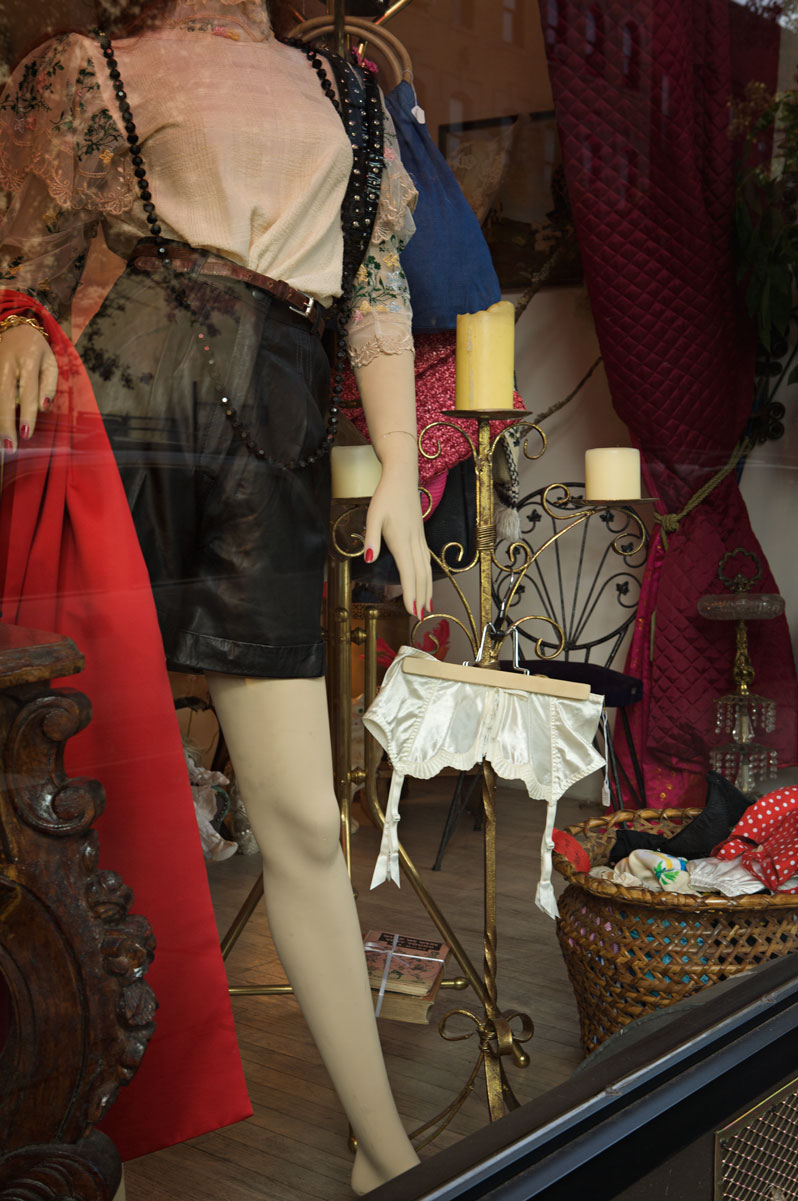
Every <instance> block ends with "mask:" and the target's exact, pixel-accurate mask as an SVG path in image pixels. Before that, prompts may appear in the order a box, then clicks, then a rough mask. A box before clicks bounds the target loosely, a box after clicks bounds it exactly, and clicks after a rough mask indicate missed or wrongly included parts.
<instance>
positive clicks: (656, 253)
mask: <svg viewBox="0 0 798 1201" xmlns="http://www.w3.org/2000/svg"><path fill="white" fill-rule="evenodd" d="M541 13H542V17H543V26H544V33H545V36H546V43H547V53H548V57H549V69H550V73H551V80H552V87H553V91H554V98H555V106H556V111H557V118H558V123H559V128H560V136H561V140H562V148H563V158H564V165H565V171H566V177H567V181H568V188H569V192H570V197H571V202H572V205H573V209H574V217H575V221H576V226H577V231H578V235H579V241H580V244H581V248H582V255H583V260H584V265H585V276H586V280H587V285H588V289H589V292H590V299H591V303H592V307H593V312H594V315H595V320H596V326H597V330H598V336H599V340H600V344H601V349H602V353H603V355H604V361H605V365H606V371H607V377H608V380H609V385H610V390H611V393H612V399H613V404H614V406H615V408H616V409H617V411H618V413H619V415H620V416H621V417H622V418H623V420H624V421H625V422H626V423H627V425H628V427H629V430H630V432H631V435H632V438H633V440H634V441H635V443H636V444H637V445H638V446H639V447H640V450H641V452H642V457H643V461H644V476H645V486H646V487H647V489H648V490H649V495H652V496H656V497H658V498H659V499H658V501H657V505H656V508H657V510H658V512H659V513H661V514H677V513H679V512H681V510H682V509H683V508H684V506H685V505H686V504H687V502H688V501H689V500H690V499H691V497H693V496H694V495H695V493H696V492H697V490H698V489H700V488H701V487H702V485H703V484H705V483H706V482H707V481H708V480H709V479H710V478H711V477H712V476H713V475H714V474H715V473H716V472H717V471H719V470H720V469H721V468H722V467H723V466H724V465H725V464H726V463H727V462H728V460H729V457H730V455H731V453H732V451H733V449H734V447H735V444H736V443H737V441H738V439H739V438H740V437H741V435H742V433H743V430H744V428H745V424H746V419H747V417H748V414H749V412H750V409H751V401H752V395H753V366H754V337H753V330H752V328H751V326H750V324H749V323H748V321H747V320H746V319H745V318H744V316H743V315H742V314H741V309H740V304H739V298H738V292H737V289H736V287H735V283H734V268H733V263H732V254H731V246H730V233H731V213H732V203H733V190H734V173H733V151H734V147H733V145H732V143H731V141H730V139H729V137H728V133H727V130H728V124H729V100H730V97H731V96H732V95H733V94H734V92H735V90H736V84H737V82H738V80H742V81H743V82H744V80H745V78H751V77H753V75H752V74H751V71H752V70H753V71H755V72H757V77H758V78H763V79H764V80H765V82H767V83H769V84H770V85H771V86H773V85H774V83H775V70H776V63H777V56H778V32H777V31H778V27H777V25H776V23H775V22H763V21H762V20H761V19H760V18H754V17H752V15H751V14H750V13H746V12H745V10H744V9H741V8H740V6H739V5H736V4H734V3H730V2H729V0H621V2H614V0H604V2H602V3H596V2H594V0H541ZM743 22H748V25H747V26H746V28H745V29H743V26H742V24H741V23H743ZM741 52H743V53H744V54H747V55H748V63H747V64H746V63H745V62H742V63H740V62H738V61H736V57H735V56H737V57H739V55H740V53H741ZM736 547H743V548H745V549H747V550H751V551H754V552H756V553H757V554H758V555H759V556H760V558H761V559H762V560H763V562H764V555H763V553H762V550H761V548H760V547H759V544H758V543H757V540H756V538H755V537H754V535H753V533H752V530H751V527H750V523H749V520H748V514H747V511H746V508H745V505H744V503H743V500H742V497H741V495H740V492H739V489H738V487H737V480H736V474H735V472H733V471H732V472H731V473H730V474H729V475H727V476H726V478H725V479H724V480H723V482H722V483H721V484H719V486H717V487H716V488H715V489H714V490H713V491H712V492H711V493H710V494H709V495H708V496H707V497H706V499H704V500H703V501H702V502H701V503H700V504H698V505H697V507H696V508H695V509H694V510H693V511H692V512H691V513H690V514H689V515H688V516H686V517H684V518H683V519H682V521H681V522H680V524H679V526H678V530H676V531H675V532H672V533H670V534H668V535H667V537H663V536H662V534H661V532H660V530H659V528H658V530H657V533H656V534H655V535H654V538H653V544H652V550H651V555H650V558H649V563H648V567H647V571H646V576H645V580H644V586H643V593H642V597H641V601H640V607H639V610H638V615H637V626H636V631H635V636H634V640H633V644H632V647H631V651H630V654H629V658H628V661H627V667H626V670H627V671H629V672H630V673H632V674H634V675H637V676H641V677H642V678H643V680H644V685H645V687H644V700H643V701H642V702H641V703H640V704H639V705H637V706H635V709H634V710H632V711H631V712H630V718H631V719H632V723H633V725H632V728H633V733H634V737H635V743H636V746H637V748H638V751H639V752H642V760H643V767H644V773H645V779H646V800H647V803H648V804H650V805H652V806H654V807H664V806H666V805H689V804H696V803H697V804H701V803H702V802H703V796H704V778H703V777H704V772H705V771H706V769H707V765H708V748H709V746H711V745H713V744H714V743H716V742H717V738H716V736H715V734H714V707H713V704H712V701H713V698H714V697H715V696H718V695H720V694H722V693H724V692H728V691H730V685H731V665H732V660H733V654H734V629H733V623H730V622H729V623H727V622H709V621H706V620H705V619H703V618H701V617H699V616H698V614H697V610H696V603H697V601H698V598H699V597H700V596H702V595H704V594H705V593H711V592H719V591H721V590H722V587H721V585H720V584H719V583H718V581H717V579H716V575H715V573H716V570H717V564H718V561H719V559H720V558H721V556H722V555H724V554H725V553H726V552H727V551H729V550H731V549H734V548H736ZM758 587H759V588H761V590H763V591H769V592H776V591H777V588H776V584H775V582H774V580H773V578H772V576H771V574H770V571H769V570H768V568H767V565H766V564H765V571H764V575H763V579H762V581H761V583H760V584H759V585H758ZM750 647H751V654H752V659H753V663H754V667H755V669H756V681H755V690H756V691H757V692H761V693H763V694H764V695H766V696H769V697H771V698H773V699H774V700H775V701H776V702H777V706H778V709H777V717H778V727H777V732H776V733H775V734H774V735H772V736H770V739H769V741H771V742H772V743H773V744H774V745H776V746H777V748H778V752H779V759H780V762H781V763H791V762H792V763H794V762H795V758H796V678H795V669H794V666H793V660H792V652H791V646H790V640H789V633H788V629H787V625H786V622H785V620H784V619H778V620H774V621H768V622H752V623H751V624H750ZM619 734H620V732H619ZM619 742H620V737H619Z"/></svg>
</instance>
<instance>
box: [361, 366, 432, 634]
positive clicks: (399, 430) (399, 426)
mask: <svg viewBox="0 0 798 1201" xmlns="http://www.w3.org/2000/svg"><path fill="white" fill-rule="evenodd" d="M355 376H356V377H357V383H358V387H359V389H360V396H361V399H362V401H363V409H364V411H365V414H366V420H367V421H368V426H369V432H370V433H371V441H372V444H373V446H374V450H375V451H376V453H377V457H378V458H379V460H380V462H381V463H382V478H381V479H380V482H379V484H378V485H377V490H376V492H375V493H374V496H373V497H372V499H371V504H370V505H369V511H368V516H367V518H366V552H365V553H366V562H367V563H370V562H371V561H372V559H376V557H377V555H378V554H379V553H380V541H381V539H382V538H384V539H385V541H386V543H387V545H388V549H389V550H390V552H391V554H392V555H393V557H394V559H395V560H396V566H397V567H398V569H399V579H400V581H401V584H402V595H403V598H404V602H405V608H406V609H407V611H408V613H412V614H413V615H414V616H416V617H423V616H424V612H425V611H427V612H431V611H432V603H431V602H432V571H431V568H430V558H429V550H428V548H427V541H426V538H425V537H424V523H423V521H422V520H421V501H420V500H419V495H418V444H417V442H416V435H415V429H416V395H415V375H414V366H413V354H412V351H409V350H407V351H402V352H400V353H399V354H379V355H377V356H376V358H374V359H372V360H371V362H369V363H368V364H367V365H366V366H364V367H356V368H355Z"/></svg>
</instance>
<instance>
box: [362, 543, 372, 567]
mask: <svg viewBox="0 0 798 1201" xmlns="http://www.w3.org/2000/svg"><path fill="white" fill-rule="evenodd" d="M363 558H364V559H365V560H366V562H367V563H370V562H371V561H372V559H373V558H374V551H373V550H372V549H371V547H369V548H368V550H367V551H366V553H365V555H364V556H363Z"/></svg>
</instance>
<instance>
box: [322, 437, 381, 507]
mask: <svg viewBox="0 0 798 1201" xmlns="http://www.w3.org/2000/svg"><path fill="white" fill-rule="evenodd" d="M330 468H331V472H332V494H333V496H334V497H336V498H337V497H355V496H373V495H374V489H375V488H376V487H377V484H378V483H379V482H380V476H381V475H382V464H381V463H380V461H379V459H378V458H377V456H376V455H375V453H374V448H373V447H372V446H370V445H369V444H368V443H366V444H365V445H363V446H334V447H333V448H332V450H331V451H330Z"/></svg>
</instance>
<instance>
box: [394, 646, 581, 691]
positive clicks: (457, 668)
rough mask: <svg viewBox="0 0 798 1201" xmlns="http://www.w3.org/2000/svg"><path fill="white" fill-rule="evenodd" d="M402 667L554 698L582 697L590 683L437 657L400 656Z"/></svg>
mask: <svg viewBox="0 0 798 1201" xmlns="http://www.w3.org/2000/svg"><path fill="white" fill-rule="evenodd" d="M402 671H404V672H406V673H407V675H411V676H432V677H434V678H435V679H438V680H455V681H457V682H459V683H463V684H484V685H486V686H487V687H488V688H509V689H513V690H515V691H518V690H520V691H521V692H537V693H541V694H543V695H544V696H554V697H557V699H558V700H566V701H586V700H588V699H589V698H590V685H589V684H577V683H574V682H573V681H572V680H552V679H549V677H548V676H525V675H522V674H521V672H517V671H516V672H512V671H496V670H495V669H494V668H492V667H466V666H465V664H463V663H442V662H441V660H440V659H414V658H412V657H411V656H408V657H407V658H406V659H403V660H402Z"/></svg>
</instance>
